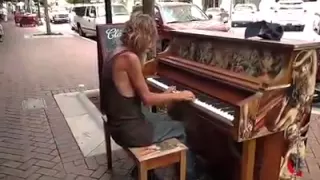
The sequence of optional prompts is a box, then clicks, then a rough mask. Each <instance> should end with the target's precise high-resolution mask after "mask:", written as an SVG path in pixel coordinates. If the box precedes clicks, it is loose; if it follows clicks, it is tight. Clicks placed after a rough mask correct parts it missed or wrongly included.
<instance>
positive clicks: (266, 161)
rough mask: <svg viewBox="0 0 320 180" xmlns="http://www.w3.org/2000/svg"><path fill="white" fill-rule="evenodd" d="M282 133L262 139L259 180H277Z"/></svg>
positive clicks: (282, 144)
mask: <svg viewBox="0 0 320 180" xmlns="http://www.w3.org/2000/svg"><path fill="white" fill-rule="evenodd" d="M283 136H284V135H283V132H278V133H275V134H272V135H270V136H266V137H264V143H263V144H264V145H263V161H262V168H261V170H260V180H278V179H279V175H280V166H281V157H282V153H283V148H284V138H283Z"/></svg>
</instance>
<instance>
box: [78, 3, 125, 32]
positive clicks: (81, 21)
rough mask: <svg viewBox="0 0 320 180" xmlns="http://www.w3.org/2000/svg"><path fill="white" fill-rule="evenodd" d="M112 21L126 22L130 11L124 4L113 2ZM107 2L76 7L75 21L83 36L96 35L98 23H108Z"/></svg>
mask: <svg viewBox="0 0 320 180" xmlns="http://www.w3.org/2000/svg"><path fill="white" fill-rule="evenodd" d="M111 6H112V8H111V10H112V23H124V22H126V21H128V20H129V18H130V13H129V12H128V10H127V8H126V7H125V6H124V5H123V4H115V3H114V4H112V5H111ZM105 12H106V11H105V4H104V3H98V4H85V5H83V6H78V7H75V8H74V13H75V16H74V17H73V18H74V19H73V23H74V24H75V25H76V27H75V29H76V30H77V31H78V32H79V34H80V35H81V36H96V35H97V33H96V25H98V24H105V23H106V13H105Z"/></svg>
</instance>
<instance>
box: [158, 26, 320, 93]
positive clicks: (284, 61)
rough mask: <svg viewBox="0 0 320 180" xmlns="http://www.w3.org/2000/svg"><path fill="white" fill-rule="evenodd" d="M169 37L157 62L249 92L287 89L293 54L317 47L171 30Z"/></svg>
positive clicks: (210, 32)
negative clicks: (202, 75) (195, 72)
mask: <svg viewBox="0 0 320 180" xmlns="http://www.w3.org/2000/svg"><path fill="white" fill-rule="evenodd" d="M172 37H173V38H172V40H171V42H170V45H169V48H168V49H167V50H166V51H165V52H164V53H162V54H163V55H161V57H163V58H161V57H160V61H161V62H163V63H169V64H172V65H177V66H179V67H180V66H181V68H183V69H189V70H192V71H197V72H199V73H200V72H201V74H206V75H207V76H210V77H212V78H213V79H216V80H218V81H220V82H222V83H226V84H229V85H232V86H235V87H239V88H243V89H246V90H251V91H260V90H263V91H264V90H273V89H278V88H287V87H289V86H290V84H291V81H292V64H293V61H294V58H293V56H294V53H297V51H300V50H306V49H315V48H318V47H320V42H305V41H299V40H282V41H280V42H276V41H268V40H257V39H244V38H241V37H237V36H235V35H234V34H231V33H224V32H215V31H204V30H174V31H172Z"/></svg>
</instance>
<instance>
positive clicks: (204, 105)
mask: <svg viewBox="0 0 320 180" xmlns="http://www.w3.org/2000/svg"><path fill="white" fill-rule="evenodd" d="M147 81H149V82H151V83H153V84H155V85H157V86H159V87H161V88H163V89H164V90H166V89H168V88H169V86H167V85H166V84H163V83H161V82H159V81H157V80H155V79H153V78H147ZM193 103H194V104H196V105H197V106H200V107H202V108H204V109H206V110H208V111H211V112H213V113H215V114H218V115H220V116H222V117H224V118H226V119H228V120H229V121H233V120H234V116H233V115H231V114H229V113H227V112H224V111H222V110H221V109H218V108H216V107H214V106H212V105H210V104H207V103H205V102H202V101H200V100H199V99H195V100H194V101H193Z"/></svg>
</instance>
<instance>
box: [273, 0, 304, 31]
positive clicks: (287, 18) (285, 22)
mask: <svg viewBox="0 0 320 180" xmlns="http://www.w3.org/2000/svg"><path fill="white" fill-rule="evenodd" d="M273 10H274V16H273V17H272V19H273V20H272V22H274V23H278V24H280V25H282V26H283V27H284V28H290V29H292V28H294V29H297V30H299V31H303V29H304V27H305V22H306V18H308V17H307V10H306V9H305V7H304V2H303V0H280V1H278V3H277V5H276V6H275V8H274V9H273Z"/></svg>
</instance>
